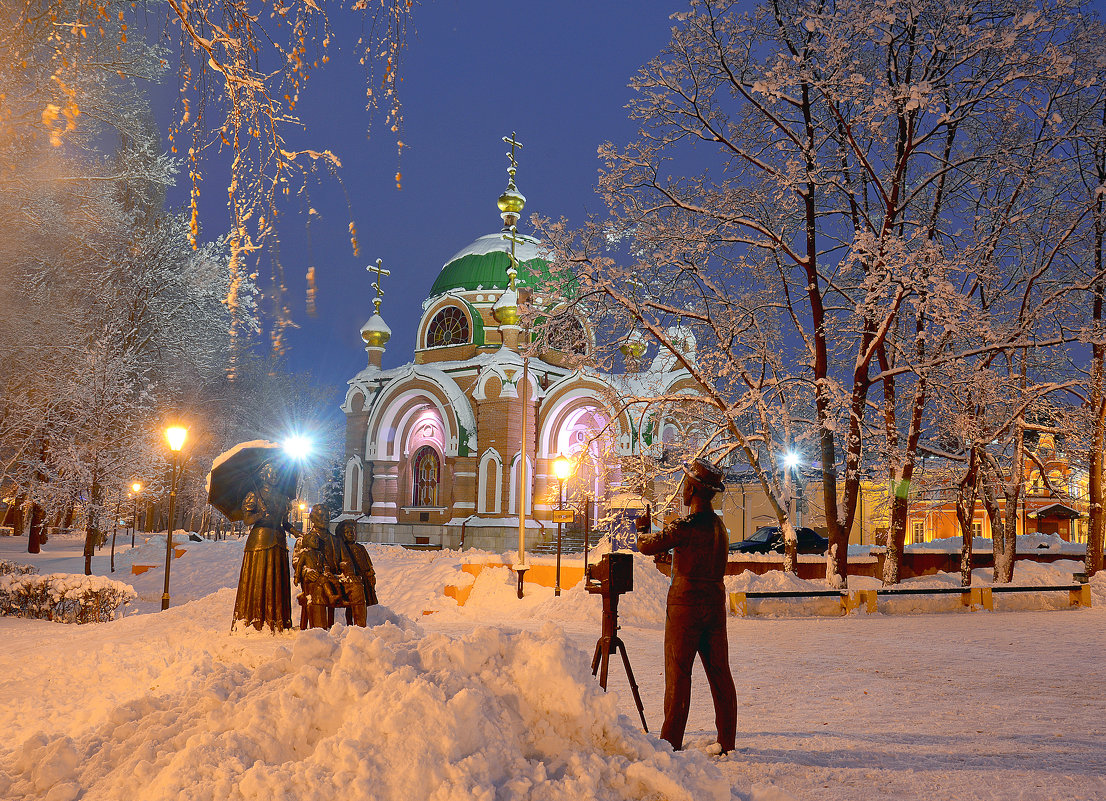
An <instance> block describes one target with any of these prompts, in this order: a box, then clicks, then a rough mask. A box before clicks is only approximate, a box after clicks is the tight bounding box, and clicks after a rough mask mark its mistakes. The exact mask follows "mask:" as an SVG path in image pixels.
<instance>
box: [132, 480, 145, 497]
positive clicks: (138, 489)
mask: <svg viewBox="0 0 1106 801" xmlns="http://www.w3.org/2000/svg"><path fill="white" fill-rule="evenodd" d="M131 490H132V491H133V492H134V494H135V495H137V494H138V493H140V492H142V482H141V481H136V482H134V483H133V484H131Z"/></svg>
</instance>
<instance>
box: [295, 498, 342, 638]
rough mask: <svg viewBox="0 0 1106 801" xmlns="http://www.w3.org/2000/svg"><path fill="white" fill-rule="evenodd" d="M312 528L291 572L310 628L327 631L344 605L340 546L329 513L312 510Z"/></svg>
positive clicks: (319, 506)
mask: <svg viewBox="0 0 1106 801" xmlns="http://www.w3.org/2000/svg"><path fill="white" fill-rule="evenodd" d="M309 522H310V525H309V527H308V529H307V531H305V532H304V533H303V536H302V537H300V538H299V540H298V541H297V542H296V547H295V550H294V551H293V553H292V568H293V570H294V571H295V581H296V585H297V586H298V587H299V588H300V591H301V599H300V600H301V603H303V605H304V608H305V610H306V612H307V625H308V627H309V628H324V629H325V628H328V627H329V626H330V623H331V622H332V621H333V617H332V613H331V612H330V609H332V608H333V607H334V606H335V605H336V604H339V603H341V602H342V601H343V593H342V585H341V583H340V582H341V576H340V571H341V568H340V567H339V564H338V549H337V542H336V540H335V538H334V537H333V535H331V533H330V509H328V508H327V506H326V505H325V504H321V503H317V504H315V505H314V506H313V507H311V517H310V521H309Z"/></svg>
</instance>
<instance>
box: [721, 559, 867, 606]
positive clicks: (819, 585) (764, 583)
mask: <svg viewBox="0 0 1106 801" xmlns="http://www.w3.org/2000/svg"><path fill="white" fill-rule="evenodd" d="M853 580H854V579H853V577H851V576H850V577H849V582H850V583H851V582H852V581H853ZM828 589H829V586H828V585H827V584H826V582H825V581H823V580H821V579H819V580H816V581H808V580H807V579H801V578H799V577H798V576H796V575H795V574H794V573H785V572H783V571H782V570H771V571H769V572H768V573H764V574H762V575H757V574H756V573H753V572H752V571H751V570H746V571H745V572H744V573H741V574H740V575H737V576H726V592H727V593H731V592H825V591H827V590H828ZM748 608H749V611H750V612H751V613H754V614H756V615H757V616H760V617H792V616H796V615H819V616H821V615H829V616H835V615H840V614H841V599H840V596H826V597H823V598H818V597H815V598H752V599H749V600H748Z"/></svg>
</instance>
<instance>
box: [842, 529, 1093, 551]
mask: <svg viewBox="0 0 1106 801" xmlns="http://www.w3.org/2000/svg"><path fill="white" fill-rule="evenodd" d="M963 544H964V540H963V539H962V538H961V537H946V538H944V539H939V540H930V541H929V542H915V543H910V544H908V545H906V546H905V548H904V549H903V550H905V551H907V552H908V553H960V548H961V546H963ZM993 547H994V541H993V540H992V539H991V538H990V537H973V538H972V551H973V552H975V553H991V551H992V550H993ZM1016 547H1017V553H1019V554H1026V555H1030V554H1035V553H1069V554H1072V555H1073V556H1081V555H1083V554H1085V553H1086V552H1087V546H1086V545H1084V544H1082V543H1078V542H1068V541H1067V540H1065V539H1063V538H1062V537H1060V536H1059V535H1057V534H1019V535H1018V536H1017V545H1016ZM878 550H885V549H883V548H879V549H878ZM850 553H851V551H850Z"/></svg>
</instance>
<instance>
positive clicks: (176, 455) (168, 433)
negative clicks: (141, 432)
mask: <svg viewBox="0 0 1106 801" xmlns="http://www.w3.org/2000/svg"><path fill="white" fill-rule="evenodd" d="M187 436H188V430H187V429H185V428H181V427H180V426H170V427H169V428H167V429H165V438H166V439H167V440H168V441H169V450H170V451H172V453H173V458H172V462H171V463H170V466H169V525H167V526H166V531H165V587H164V589H163V591H162V593H161V608H162V610H165V609H168V608H169V570H170V568H171V567H172V565H173V517H174V515H175V513H176V508H175V507H176V502H177V472H178V468H179V465H180V450H181V448H183V447H184V440H185V438H186V437H187Z"/></svg>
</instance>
